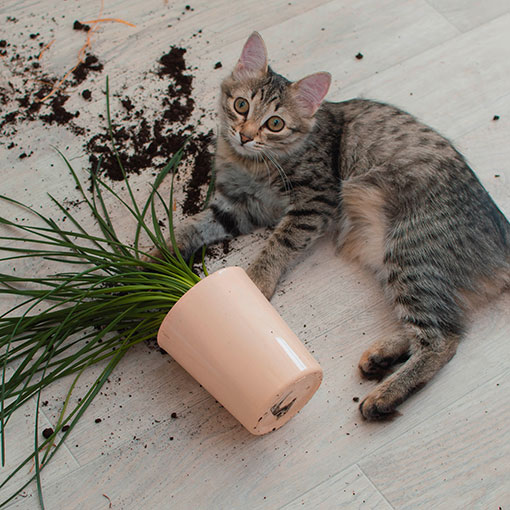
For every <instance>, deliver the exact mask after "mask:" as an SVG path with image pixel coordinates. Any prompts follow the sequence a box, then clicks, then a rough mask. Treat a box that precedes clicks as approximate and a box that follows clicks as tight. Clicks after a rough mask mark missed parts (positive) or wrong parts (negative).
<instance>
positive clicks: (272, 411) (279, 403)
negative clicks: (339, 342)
mask: <svg viewBox="0 0 510 510" xmlns="http://www.w3.org/2000/svg"><path fill="white" fill-rule="evenodd" d="M321 382H322V372H311V373H309V374H308V375H306V376H304V377H302V378H301V379H298V380H297V381H295V382H294V383H292V384H289V385H288V386H287V387H286V388H285V389H284V390H283V391H281V392H280V393H278V394H276V395H275V397H274V398H273V400H272V401H271V404H270V405H269V406H268V407H267V410H266V411H265V412H264V414H263V415H262V416H261V417H260V418H259V420H258V423H257V425H256V426H255V427H254V428H253V429H252V430H250V432H251V433H252V434H255V435H262V434H267V433H268V432H272V431H274V430H277V429H279V428H280V427H282V426H283V425H285V424H286V423H287V422H288V421H289V420H290V419H291V418H292V417H294V416H295V415H296V414H297V413H298V412H299V411H300V410H301V409H302V408H303V407H304V406H305V405H306V403H307V402H308V401H309V400H310V399H311V398H312V396H313V394H314V393H315V392H316V391H317V389H318V388H319V386H320V384H321Z"/></svg>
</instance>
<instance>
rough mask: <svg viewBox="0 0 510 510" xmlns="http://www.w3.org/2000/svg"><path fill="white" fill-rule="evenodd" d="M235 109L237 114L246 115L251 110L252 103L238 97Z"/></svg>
mask: <svg viewBox="0 0 510 510" xmlns="http://www.w3.org/2000/svg"><path fill="white" fill-rule="evenodd" d="M234 109H235V111H236V112H237V113H240V114H241V115H246V114H247V113H248V111H249V109H250V103H248V101H246V99H244V97H238V98H237V99H236V100H235V101H234Z"/></svg>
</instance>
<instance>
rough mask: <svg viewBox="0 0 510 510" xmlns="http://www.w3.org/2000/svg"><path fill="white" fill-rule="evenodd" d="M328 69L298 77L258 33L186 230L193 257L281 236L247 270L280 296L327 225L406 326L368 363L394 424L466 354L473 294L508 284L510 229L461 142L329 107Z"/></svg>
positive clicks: (372, 351) (400, 115) (372, 112)
mask: <svg viewBox="0 0 510 510" xmlns="http://www.w3.org/2000/svg"><path fill="white" fill-rule="evenodd" d="M329 85H330V75H329V74H328V73H317V74H312V75H310V76H307V77H305V78H303V79H302V80H300V81H298V82H295V83H291V82H290V81H289V80H287V79H286V78H284V77H283V76H280V75H279V74H276V73H275V72H274V71H273V70H272V69H271V68H270V67H268V63H267V55H266V48H265V45H264V42H263V40H262V38H261V37H260V35H259V34H258V33H256V32H255V33H253V34H252V35H251V36H250V38H249V39H248V41H247V42H246V43H245V45H244V48H243V51H242V55H241V57H240V59H239V61H238V62H237V65H236V66H235V68H234V70H233V72H232V74H231V76H229V77H227V78H226V79H225V80H224V81H223V83H222V86H221V108H220V123H221V124H220V131H219V137H218V140H217V152H216V169H217V181H216V190H215V195H214V198H213V200H212V201H211V203H210V205H209V207H208V208H207V209H206V210H204V211H203V212H201V213H200V214H197V215H196V216H192V217H190V218H188V219H187V220H185V221H183V222H182V224H180V225H178V226H177V229H176V237H177V241H178V245H179V247H180V249H181V250H182V252H183V253H184V254H185V255H187V256H189V255H191V254H192V253H193V252H194V251H195V250H197V249H198V248H200V247H201V246H203V245H204V244H207V245H209V244H211V243H215V242H217V241H220V240H224V239H230V238H232V237H235V236H238V235H240V234H247V233H249V232H251V231H253V230H254V229H256V228H258V227H266V226H271V227H274V231H273V233H272V235H271V236H270V238H269V239H268V241H267V243H266V245H265V247H264V248H263V250H262V251H261V252H260V253H259V254H258V256H257V257H256V259H255V261H254V262H253V263H252V264H251V266H250V267H249V268H248V274H249V276H250V277H251V278H252V279H253V281H254V282H255V283H256V284H257V286H258V287H259V288H260V290H261V291H262V292H263V293H264V295H265V296H266V297H267V298H268V299H270V298H271V296H272V295H273V293H274V290H275V287H276V285H277V283H278V280H279V278H280V277H281V275H282V273H283V272H284V271H285V270H286V269H287V268H288V267H289V266H290V264H291V262H292V261H293V260H294V259H295V258H296V256H297V255H298V254H300V253H301V252H303V251H304V250H306V249H307V248H308V247H309V246H310V245H311V244H312V243H314V242H315V241H316V240H317V239H318V238H319V237H321V236H322V235H323V234H324V233H325V232H326V231H328V230H334V231H335V232H336V233H337V239H338V244H339V245H340V246H342V247H343V253H345V254H347V255H348V256H349V257H351V258H352V259H356V260H358V261H359V262H360V263H361V264H362V265H363V266H365V267H366V268H368V269H370V270H371V271H372V272H373V273H374V274H375V275H376V277H377V279H378V281H379V282H380V283H381V285H382V287H383V289H384V292H385V295H386V296H387V299H388V301H389V302H390V304H391V305H392V306H393V308H394V310H395V314H396V316H397V318H398V320H399V322H400V324H401V332H400V334H399V335H398V336H397V337H393V338H382V339H380V340H378V341H377V342H375V343H374V344H373V345H371V346H370V348H369V349H368V350H367V351H366V352H365V353H364V354H363V355H362V356H361V360H360V363H359V368H360V370H361V373H362V374H363V375H364V376H366V377H369V378H381V377H382V376H383V375H385V374H386V373H387V372H388V371H390V369H391V368H392V365H394V364H396V363H397V362H401V361H403V360H406V361H405V362H404V363H403V364H402V365H400V366H399V367H398V368H397V369H396V370H394V371H393V373H391V375H389V377H387V379H386V380H385V381H384V382H382V383H381V384H379V385H378V386H377V387H376V388H375V389H374V390H373V391H372V392H371V393H370V394H369V395H368V396H367V397H366V398H365V399H364V400H363V401H362V402H361V404H360V406H359V408H360V411H361V413H362V415H363V416H364V417H365V418H367V419H369V420H374V419H381V418H385V417H388V416H391V415H392V414H393V413H394V412H395V409H396V407H397V406H398V405H399V404H400V403H401V402H403V401H404V400H405V399H406V398H407V397H408V396H409V395H410V394H411V393H413V392H414V391H415V390H417V389H418V388H420V387H422V386H423V385H424V384H425V383H427V381H429V380H430V379H431V377H432V376H433V375H434V374H435V373H436V372H437V371H438V370H439V369H440V368H441V367H442V366H443V365H444V364H445V363H446V362H448V361H449V360H450V358H451V357H452V356H453V355H454V354H455V351H456V348H457V344H458V342H459V338H460V337H461V336H462V334H463V332H464V330H465V327H466V324H467V318H468V313H469V306H470V305H472V303H473V299H472V298H473V297H474V296H480V295H482V294H483V295H485V296H488V297H490V296H493V295H496V294H498V293H499V292H501V291H502V290H503V288H504V287H505V286H508V285H509V284H510V225H509V223H508V222H507V220H506V219H505V217H504V216H503V214H502V213H501V212H500V211H499V209H498V208H497V206H496V205H495V204H494V202H493V201H492V200H491V198H490V196H489V195H488V193H487V191H486V190H485V189H484V188H483V186H482V185H481V184H480V182H479V181H478V179H477V178H476V176H475V175H474V173H473V172H472V170H471V169H470V168H469V166H468V165H467V163H466V161H465V160H464V158H463V157H462V155H461V154H459V153H458V152H457V151H456V150H455V149H454V148H453V147H452V145H451V144H450V143H449V142H448V141H447V140H446V139H445V138H443V137H442V136H441V135H439V134H438V133H436V132H435V131H434V130H432V129H430V128H429V127H427V126H425V125H423V124H422V123H420V122H419V121H418V120H416V119H415V118H414V117H412V116H411V115H410V114H408V113H405V112H403V111H401V110H398V109H397V108H394V107H393V106H389V105H387V104H381V103H377V102H374V101H368V100H361V99H353V100H350V101H345V102H341V103H332V102H326V101H323V99H324V96H325V95H326V93H327V91H328V88H329Z"/></svg>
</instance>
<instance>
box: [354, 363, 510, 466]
mask: <svg viewBox="0 0 510 510" xmlns="http://www.w3.org/2000/svg"><path fill="white" fill-rule="evenodd" d="M509 371H510V367H504V368H503V370H502V371H501V372H499V373H498V374H497V375H495V376H494V377H491V378H490V379H488V380H487V381H486V382H485V383H483V384H482V385H480V386H475V387H474V388H472V389H471V390H469V391H467V392H466V393H464V394H462V395H461V396H459V397H458V398H456V399H455V400H454V401H453V402H450V403H449V404H446V405H445V406H443V407H441V408H440V409H438V410H437V411H436V412H435V413H432V414H431V415H430V416H428V417H427V418H426V419H424V420H422V421H419V422H417V423H416V424H415V425H413V426H411V427H409V428H408V429H406V430H403V431H402V432H401V433H400V434H399V436H400V437H402V436H404V435H406V434H408V433H409V432H411V431H413V430H414V429H416V428H417V427H420V426H422V425H423V424H424V423H426V422H428V421H430V420H431V419H433V418H434V417H435V416H437V415H438V414H441V413H442V412H443V411H445V409H448V408H449V407H451V406H453V405H454V404H455V403H456V402H458V401H459V400H462V399H463V398H465V397H466V396H467V395H469V394H471V393H473V392H474V391H477V390H478V389H480V388H483V387H485V386H489V385H490V384H492V383H493V382H494V381H495V380H497V379H499V378H501V377H502V376H504V375H505V374H506V373H508V372H509ZM393 441H395V438H392V439H389V440H388V441H386V442H385V443H384V444H382V445H380V446H379V447H378V448H376V449H375V450H373V451H371V452H370V453H366V454H364V455H362V456H361V457H360V458H359V459H358V461H357V462H358V463H361V462H362V461H363V460H364V459H366V458H368V457H370V456H372V455H375V454H376V453H377V452H379V451H380V450H382V449H384V448H386V446H387V445H388V444H390V443H392V442H393Z"/></svg>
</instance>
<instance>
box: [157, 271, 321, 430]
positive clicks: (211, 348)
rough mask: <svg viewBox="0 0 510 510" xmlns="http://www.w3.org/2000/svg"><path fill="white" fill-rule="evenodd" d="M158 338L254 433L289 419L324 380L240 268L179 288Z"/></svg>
mask: <svg viewBox="0 0 510 510" xmlns="http://www.w3.org/2000/svg"><path fill="white" fill-rule="evenodd" d="M158 344H159V346H160V347H161V348H163V349H164V350H165V351H167V352H168V353H169V354H170V355H171V356H172V357H173V358H174V359H175V360H176V361H177V362H178V363H179V364H180V365H181V366H182V367H183V368H184V369H185V370H186V371H187V372H189V373H190V374H191V376H193V377H194V378H195V379H196V380H197V381H198V382H199V383H200V384H201V385H202V386H203V387H204V388H205V389H206V390H207V391H208V392H209V393H210V394H211V395H212V396H213V397H214V398H215V399H216V400H218V402H220V403H221V404H222V405H223V406H224V407H225V408H226V409H227V410H228V411H229V412H230V413H231V414H232V415H233V416H235V417H236V418H237V419H238V420H239V421H240V422H241V423H242V424H243V425H244V427H246V429H247V430H248V431H250V432H251V433H252V434H256V435H260V434H265V433H267V432H270V431H272V430H276V429H278V428H280V427H281V426H282V425H284V424H285V423H287V422H288V421H289V420H290V419H291V418H292V417H293V416H294V415H295V414H296V413H297V412H298V411H299V410H300V409H302V407H303V406H304V405H305V404H306V403H307V402H308V401H309V400H310V398H311V397H312V396H313V394H314V393H315V392H316V391H317V389H318V388H319V386H320V384H321V381H322V369H321V367H320V366H319V364H318V363H317V362H316V361H315V359H314V358H313V357H312V356H311V354H310V353H309V352H308V350H307V349H306V348H305V347H304V345H303V344H302V343H301V341H300V340H299V339H298V338H297V336H296V335H295V334H294V333H293V332H292V330H291V329H290V328H289V327H288V326H287V324H286V323H285V321H284V320H283V319H282V318H281V317H280V315H279V314H278V312H277V311H276V310H275V309H274V308H273V306H272V305H271V304H270V303H269V301H268V300H267V299H266V298H265V297H264V295H263V294H262V293H261V292H260V291H259V289H258V288H257V287H256V285H255V284H254V283H253V282H252V281H251V280H250V278H249V277H248V275H247V274H246V273H245V271H244V270H243V269H241V268H240V267H228V268H225V269H220V270H219V271H216V272H215V273H213V274H211V275H209V276H207V277H206V278H204V279H203V280H201V281H200V282H199V283H197V284H196V285H195V286H194V287H193V288H192V289H191V290H189V291H188V292H187V293H186V294H184V296H183V297H182V298H181V299H180V300H179V301H178V302H177V303H176V304H175V305H174V306H173V307H172V309H171V310H170V312H168V314H167V316H166V317H165V319H164V321H163V323H162V324H161V327H160V329H159V332H158Z"/></svg>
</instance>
